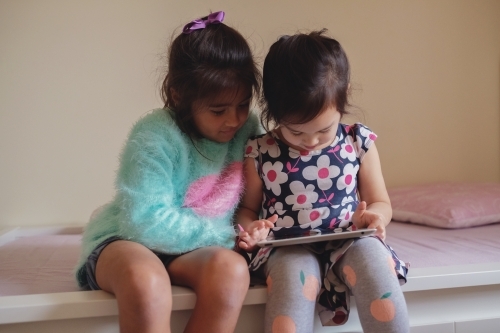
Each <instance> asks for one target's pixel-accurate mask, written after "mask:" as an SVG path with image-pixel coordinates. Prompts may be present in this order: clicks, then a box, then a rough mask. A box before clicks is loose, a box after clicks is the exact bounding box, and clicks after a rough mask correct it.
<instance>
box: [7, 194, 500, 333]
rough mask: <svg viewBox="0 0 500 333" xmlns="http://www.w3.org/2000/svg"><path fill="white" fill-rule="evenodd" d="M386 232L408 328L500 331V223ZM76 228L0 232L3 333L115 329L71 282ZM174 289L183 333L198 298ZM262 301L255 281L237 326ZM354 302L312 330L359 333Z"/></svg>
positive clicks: (106, 312) (246, 326)
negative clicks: (405, 269) (404, 279)
mask: <svg viewBox="0 0 500 333" xmlns="http://www.w3.org/2000/svg"><path fill="white" fill-rule="evenodd" d="M498 198H499V199H500V196H499V197H498ZM396 201H397V200H396ZM387 231H388V239H387V242H388V243H389V244H390V245H391V246H392V247H393V248H394V249H396V251H397V253H398V255H399V256H400V258H401V259H402V260H404V261H406V262H410V273H409V277H408V283H407V284H406V285H404V286H403V287H402V288H403V291H404V294H405V298H406V302H407V305H408V311H409V314H410V325H411V332H412V333H423V332H425V333H434V332H436V333H438V332H439V333H467V332H471V333H472V332H474V333H476V332H495V333H497V332H500V328H499V327H500V256H499V254H500V242H499V239H500V238H499V237H500V223H494V224H486V225H481V226H477V227H469V228H458V229H443V228H435V227H431V226H425V225H418V224H413V223H402V222H392V223H391V224H390V225H389V227H388V229H387ZM81 233H82V226H73V227H68V226H63V227H43V228H20V227H19V228H11V229H4V230H2V231H1V232H0V263H1V266H0V332H5V333H11V332H16V333H23V332H68V331H71V332H72V333H80V332H118V331H119V330H118V321H117V313H118V310H117V306H116V301H115V299H114V297H113V296H112V295H110V294H108V293H106V292H103V291H79V290H78V288H77V286H76V284H75V282H74V280H73V276H72V269H73V267H74V265H75V262H76V260H77V256H78V253H79V250H80V241H81ZM173 293H174V295H173V298H174V300H173V307H174V311H173V314H172V332H182V331H183V327H184V326H185V324H186V322H187V320H188V318H189V315H190V311H191V309H192V308H193V306H194V303H195V300H196V298H195V295H194V294H193V292H192V291H191V290H189V289H187V288H182V287H174V292H173ZM265 302H266V288H265V287H264V286H252V287H251V288H250V290H249V292H248V294H247V297H246V299H245V303H244V307H243V310H242V313H241V316H240V318H239V321H238V326H237V329H236V332H239V333H247V332H248V333H250V332H251V333H255V332H261V331H262V325H263V324H262V323H263V315H264V306H265ZM352 304H353V308H352V314H351V316H350V319H349V321H348V322H347V324H346V325H344V326H340V327H322V326H321V324H320V322H319V320H316V323H315V332H318V333H326V332H331V333H334V332H362V330H361V327H360V324H359V321H358V319H357V312H356V307H355V303H354V300H352Z"/></svg>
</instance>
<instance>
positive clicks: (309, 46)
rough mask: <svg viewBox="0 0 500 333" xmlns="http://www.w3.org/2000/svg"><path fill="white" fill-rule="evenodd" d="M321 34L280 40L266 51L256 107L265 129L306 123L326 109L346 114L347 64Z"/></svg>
mask: <svg viewBox="0 0 500 333" xmlns="http://www.w3.org/2000/svg"><path fill="white" fill-rule="evenodd" d="M325 32H326V29H323V30H321V31H314V32H311V33H309V34H303V33H301V34H296V35H293V36H283V37H281V38H280V39H279V40H278V41H277V42H275V43H274V44H273V45H272V46H271V48H270V49H269V53H268V54H267V56H266V59H265V61H264V70H263V85H262V86H263V97H262V99H261V103H260V104H261V108H262V114H261V122H262V125H263V126H264V127H265V128H266V129H269V127H270V124H272V123H274V124H275V125H277V124H280V123H293V124H303V123H306V122H308V121H310V120H312V119H314V118H315V117H317V116H318V114H320V113H321V112H322V111H323V110H324V109H325V108H327V107H329V106H335V107H336V108H337V110H338V111H339V112H340V114H341V115H342V116H343V115H345V114H347V113H348V112H347V110H346V108H347V107H348V106H349V102H348V90H349V79H350V73H349V61H348V59H347V56H346V54H345V52H344V50H343V49H342V46H341V45H340V43H339V42H338V41H336V40H335V39H333V38H330V37H327V36H325V35H324V33H325Z"/></svg>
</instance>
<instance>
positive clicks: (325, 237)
mask: <svg viewBox="0 0 500 333" xmlns="http://www.w3.org/2000/svg"><path fill="white" fill-rule="evenodd" d="M376 231H377V229H358V230H355V231H344V232H337V233H333V232H329V233H321V231H319V230H314V229H313V230H311V231H310V233H309V234H306V235H297V236H291V237H286V238H279V239H275V238H274V236H268V237H267V238H266V239H265V240H262V241H260V242H258V243H257V245H258V246H260V247H276V246H285V245H296V244H307V243H314V242H323V241H330V240H337V239H346V238H359V237H364V236H370V235H373V234H374V233H375V232H376Z"/></svg>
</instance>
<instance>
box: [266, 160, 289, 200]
mask: <svg viewBox="0 0 500 333" xmlns="http://www.w3.org/2000/svg"><path fill="white" fill-rule="evenodd" d="M281 170H283V163H281V162H276V163H274V164H273V163H271V162H266V163H264V165H263V166H262V172H263V173H264V183H265V184H266V188H267V189H268V190H271V191H273V193H274V195H280V194H281V184H283V183H284V182H286V181H287V180H288V175H287V174H286V173H284V172H283V171H281Z"/></svg>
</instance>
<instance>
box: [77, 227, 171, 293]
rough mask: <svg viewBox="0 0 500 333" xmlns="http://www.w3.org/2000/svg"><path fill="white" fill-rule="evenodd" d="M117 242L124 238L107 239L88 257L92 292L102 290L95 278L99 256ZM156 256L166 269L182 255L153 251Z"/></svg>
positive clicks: (86, 269)
mask: <svg viewBox="0 0 500 333" xmlns="http://www.w3.org/2000/svg"><path fill="white" fill-rule="evenodd" d="M117 240H122V238H120V237H117V236H113V237H110V238H107V239H106V240H104V241H103V242H102V243H101V244H99V245H97V247H96V248H95V249H94V251H92V253H91V254H90V255H89V256H88V258H87V262H86V263H85V271H86V274H87V282H88V285H89V287H90V289H92V290H100V289H101V288H100V287H99V285H98V284H97V281H96V278H95V268H96V265H97V259H99V255H100V254H101V252H102V250H104V248H105V247H106V246H108V245H109V244H111V243H113V242H115V241H117ZM152 252H153V253H154V254H156V256H157V257H158V258H159V259H160V260H161V262H162V263H163V265H164V266H165V267H167V266H168V264H170V263H171V262H172V261H173V260H174V259H176V258H178V257H179V256H181V255H180V254H164V253H159V252H156V251H152Z"/></svg>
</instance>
